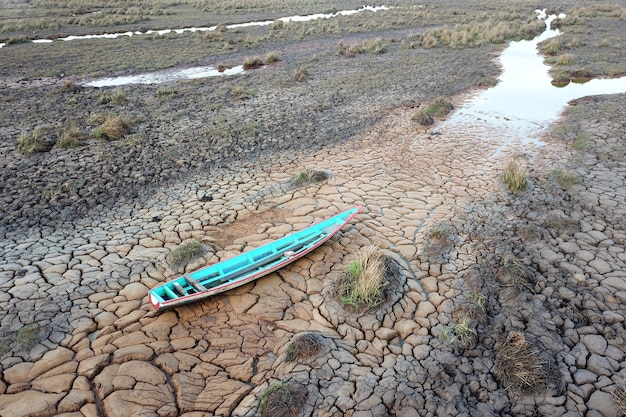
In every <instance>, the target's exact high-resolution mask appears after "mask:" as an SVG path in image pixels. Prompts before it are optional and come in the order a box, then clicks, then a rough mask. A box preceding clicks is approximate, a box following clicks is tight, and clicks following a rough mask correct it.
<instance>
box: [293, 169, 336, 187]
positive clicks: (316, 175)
mask: <svg viewBox="0 0 626 417" xmlns="http://www.w3.org/2000/svg"><path fill="white" fill-rule="evenodd" d="M328 178H330V175H329V174H328V173H327V172H326V171H318V170H315V169H305V170H302V171H299V172H297V173H296V174H295V175H294V176H293V177H292V178H291V182H292V183H293V184H294V185H295V186H301V185H305V184H313V183H316V182H322V181H326V180H327V179H328Z"/></svg>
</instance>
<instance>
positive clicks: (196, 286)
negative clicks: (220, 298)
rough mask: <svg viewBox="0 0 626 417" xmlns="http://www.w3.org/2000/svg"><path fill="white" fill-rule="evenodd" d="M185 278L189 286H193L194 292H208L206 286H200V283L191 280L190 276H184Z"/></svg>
mask: <svg viewBox="0 0 626 417" xmlns="http://www.w3.org/2000/svg"><path fill="white" fill-rule="evenodd" d="M183 277H184V278H185V281H187V284H189V285H191V286H192V287H193V289H194V290H196V291H198V292H205V291H208V288H207V287H205V286H204V285H202V284H200V283H199V282H198V281H196V280H195V279H193V278H191V277H190V276H189V275H187V274H184V275H183Z"/></svg>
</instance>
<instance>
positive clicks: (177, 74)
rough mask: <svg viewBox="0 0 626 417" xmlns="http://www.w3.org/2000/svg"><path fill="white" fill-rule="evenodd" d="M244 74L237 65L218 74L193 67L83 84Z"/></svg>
mask: <svg viewBox="0 0 626 417" xmlns="http://www.w3.org/2000/svg"><path fill="white" fill-rule="evenodd" d="M243 73H245V71H244V69H243V66H242V65H238V66H236V67H233V68H229V69H226V70H224V71H222V72H220V71H219V70H218V69H217V68H215V67H194V68H185V69H181V70H165V71H158V72H151V73H147V74H139V75H129V76H123V77H110V78H101V79H98V80H94V81H90V82H88V83H85V84H83V86H85V87H116V86H120V85H127V84H159V83H164V82H168V81H176V80H194V79H198V78H207V77H221V76H226V75H236V74H243Z"/></svg>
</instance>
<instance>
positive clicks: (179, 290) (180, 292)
mask: <svg viewBox="0 0 626 417" xmlns="http://www.w3.org/2000/svg"><path fill="white" fill-rule="evenodd" d="M172 287H173V288H174V292H175V293H177V294H178V295H180V296H181V297H184V296H186V295H188V294H187V291H185V289H184V288H183V287H181V286H180V284H179V283H178V282H175V283H174V284H172Z"/></svg>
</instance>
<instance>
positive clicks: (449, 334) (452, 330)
mask: <svg viewBox="0 0 626 417" xmlns="http://www.w3.org/2000/svg"><path fill="white" fill-rule="evenodd" d="M437 338H438V339H439V340H441V341H442V342H444V343H446V344H452V343H454V342H455V341H457V340H458V341H459V344H460V345H461V347H462V348H463V349H467V348H470V347H472V346H474V345H475V344H476V339H477V338H478V332H477V331H476V324H475V323H472V322H471V320H470V319H469V318H467V317H462V318H461V319H460V320H459V322H458V323H456V324H454V325H450V326H444V327H442V328H441V329H440V330H439V334H438V335H437Z"/></svg>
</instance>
